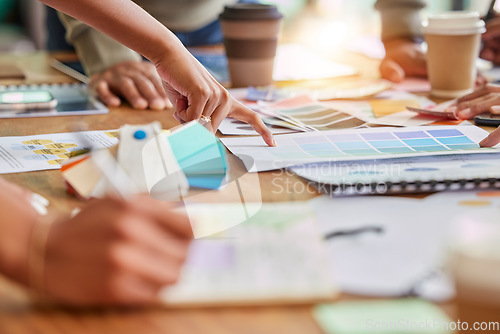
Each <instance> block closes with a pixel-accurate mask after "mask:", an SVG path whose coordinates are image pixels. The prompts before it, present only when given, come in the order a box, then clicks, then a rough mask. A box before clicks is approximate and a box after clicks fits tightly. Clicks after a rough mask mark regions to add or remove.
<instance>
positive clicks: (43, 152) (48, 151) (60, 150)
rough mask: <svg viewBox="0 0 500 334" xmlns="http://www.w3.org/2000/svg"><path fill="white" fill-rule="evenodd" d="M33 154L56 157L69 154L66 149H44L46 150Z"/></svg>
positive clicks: (36, 151)
mask: <svg viewBox="0 0 500 334" xmlns="http://www.w3.org/2000/svg"><path fill="white" fill-rule="evenodd" d="M33 153H36V154H54V155H57V154H63V153H68V151H67V150H64V149H60V148H44V149H41V150H34V151H33Z"/></svg>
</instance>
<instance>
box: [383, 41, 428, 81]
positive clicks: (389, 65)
mask: <svg viewBox="0 0 500 334" xmlns="http://www.w3.org/2000/svg"><path fill="white" fill-rule="evenodd" d="M385 52H386V55H385V57H384V59H383V60H382V62H381V63H380V68H379V69H380V74H381V75H382V78H384V79H387V80H389V81H392V82H401V81H403V80H404V79H405V77H426V76H427V63H426V59H425V53H424V51H423V50H422V46H421V45H420V44H419V43H415V42H412V41H410V40H408V39H405V38H400V39H394V40H391V41H388V42H385Z"/></svg>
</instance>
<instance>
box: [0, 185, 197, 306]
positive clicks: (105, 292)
mask: <svg viewBox="0 0 500 334" xmlns="http://www.w3.org/2000/svg"><path fill="white" fill-rule="evenodd" d="M0 189H1V190H2V191H0V212H1V215H0V273H2V274H4V275H5V276H7V277H9V278H11V279H13V280H15V281H17V282H19V283H21V284H23V285H26V286H30V283H34V280H33V278H34V277H31V276H30V275H31V274H33V273H34V271H33V270H30V269H34V268H32V267H31V268H30V264H32V263H33V262H32V261H33V259H32V258H31V256H33V255H36V258H38V259H39V260H41V261H43V262H42V263H44V266H43V267H42V269H44V270H43V272H41V273H40V272H38V271H36V273H37V275H39V277H36V278H37V280H36V287H37V288H38V289H43V290H42V291H39V292H42V293H43V294H44V295H45V296H46V297H47V298H49V300H52V301H55V302H59V303H63V304H67V305H74V306H89V305H116V304H120V305H130V304H142V303H150V302H155V301H156V299H157V293H158V290H159V289H161V288H162V287H164V286H166V285H169V284H173V283H175V281H176V280H177V278H178V277H179V273H180V269H181V267H182V264H183V262H184V259H185V257H186V255H187V251H188V246H189V240H190V239H191V238H192V232H191V226H190V224H189V221H188V219H187V217H186V216H185V215H183V214H179V213H176V212H173V211H172V210H171V209H170V208H169V207H168V206H166V205H167V204H166V203H160V202H156V201H155V200H152V199H150V198H149V196H139V197H136V198H134V201H133V202H123V201H119V200H114V199H104V200H95V201H93V202H91V203H90V204H89V205H87V207H86V208H84V209H83V210H82V212H81V213H79V214H78V215H76V216H75V217H73V218H65V217H62V218H60V219H59V220H58V221H57V222H55V223H53V224H52V226H51V229H50V231H49V235H48V239H47V243H46V247H45V248H41V249H39V248H33V244H32V243H33V242H34V239H35V238H34V236H33V233H34V231H35V229H34V228H35V225H36V224H37V220H39V219H41V217H39V216H38V214H37V213H36V211H35V210H34V209H32V207H31V205H30V200H29V199H30V197H31V193H30V192H29V191H27V190H25V189H22V188H20V187H17V186H15V185H13V184H11V183H8V182H6V181H5V180H3V179H1V178H0ZM38 224H39V223H38ZM33 249H36V250H37V253H36V254H34V253H33ZM39 263H40V262H39ZM37 268H38V267H37ZM89 278H91V279H89Z"/></svg>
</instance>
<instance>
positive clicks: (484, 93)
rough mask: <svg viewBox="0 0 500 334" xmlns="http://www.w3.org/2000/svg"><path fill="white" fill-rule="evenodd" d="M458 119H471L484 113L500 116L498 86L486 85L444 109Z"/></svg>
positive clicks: (499, 86) (499, 91)
mask: <svg viewBox="0 0 500 334" xmlns="http://www.w3.org/2000/svg"><path fill="white" fill-rule="evenodd" d="M446 111H447V112H452V113H454V114H455V116H456V117H457V118H458V119H472V118H474V116H476V115H479V114H482V113H484V112H488V111H489V112H491V113H492V114H496V115H498V114H500V85H495V84H488V85H486V86H484V87H482V88H479V89H477V90H476V91H474V92H472V93H470V94H468V95H465V96H463V97H461V98H459V99H458V100H457V103H456V104H455V105H453V106H450V107H448V108H447V109H446Z"/></svg>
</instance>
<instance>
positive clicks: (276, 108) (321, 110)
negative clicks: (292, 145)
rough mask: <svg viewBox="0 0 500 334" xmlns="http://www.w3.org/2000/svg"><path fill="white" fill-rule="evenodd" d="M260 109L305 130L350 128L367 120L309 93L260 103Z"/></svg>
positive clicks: (266, 120) (268, 115)
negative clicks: (315, 98)
mask: <svg viewBox="0 0 500 334" xmlns="http://www.w3.org/2000/svg"><path fill="white" fill-rule="evenodd" d="M258 111H260V112H261V113H263V114H265V115H267V117H265V118H264V122H269V120H268V119H267V118H269V117H271V116H274V117H275V118H278V119H280V120H282V121H286V122H288V123H291V124H292V125H293V126H294V127H299V128H300V127H302V128H304V131H324V130H332V129H350V128H356V127H359V126H362V125H364V124H365V122H364V121H363V120H361V119H359V118H357V117H355V116H353V115H351V114H349V113H346V112H344V111H341V110H335V109H331V108H329V107H328V106H325V105H322V104H320V103H318V102H317V101H315V100H314V99H312V98H311V97H309V96H307V95H300V96H296V97H292V98H289V99H286V100H282V101H279V102H275V103H271V104H269V103H260V104H259V108H258Z"/></svg>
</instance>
